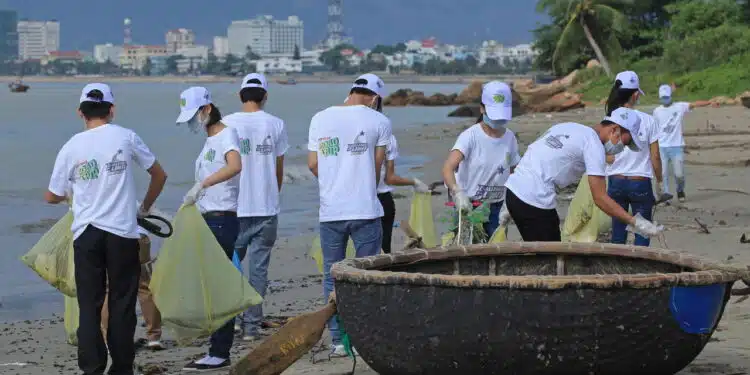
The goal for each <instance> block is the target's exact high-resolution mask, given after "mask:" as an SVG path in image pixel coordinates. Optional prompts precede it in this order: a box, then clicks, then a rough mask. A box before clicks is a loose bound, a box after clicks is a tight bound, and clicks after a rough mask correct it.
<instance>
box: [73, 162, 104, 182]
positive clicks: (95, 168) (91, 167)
mask: <svg viewBox="0 0 750 375" xmlns="http://www.w3.org/2000/svg"><path fill="white" fill-rule="evenodd" d="M75 171H77V173H75V174H77V175H78V178H79V179H81V180H82V181H91V180H96V179H97V178H99V163H97V162H96V159H91V160H84V161H81V162H79V163H78V164H77V165H76V167H75V168H74V172H75Z"/></svg>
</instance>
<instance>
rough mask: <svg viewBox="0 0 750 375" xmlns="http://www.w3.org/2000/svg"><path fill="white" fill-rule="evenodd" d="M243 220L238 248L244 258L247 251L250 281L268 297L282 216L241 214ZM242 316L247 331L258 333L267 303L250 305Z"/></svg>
mask: <svg viewBox="0 0 750 375" xmlns="http://www.w3.org/2000/svg"><path fill="white" fill-rule="evenodd" d="M239 222H240V234H239V235H238V236H237V241H236V242H235V244H234V248H235V250H236V251H237V255H239V257H240V259H244V257H245V253H247V258H248V259H249V263H250V267H249V274H248V281H249V282H250V285H251V286H252V287H253V289H255V291H256V292H258V294H260V295H261V297H263V298H265V297H266V290H267V289H268V264H269V263H270V262H271V249H273V245H274V243H275V242H276V232H277V229H278V227H279V220H278V216H276V215H274V216H256V217H241V218H240V219H239ZM242 320H243V323H244V326H245V327H244V328H245V334H246V335H250V336H254V335H256V334H257V333H258V329H259V328H260V327H261V324H262V323H263V304H258V305H253V306H250V308H248V309H247V311H245V314H244V317H243V319H242Z"/></svg>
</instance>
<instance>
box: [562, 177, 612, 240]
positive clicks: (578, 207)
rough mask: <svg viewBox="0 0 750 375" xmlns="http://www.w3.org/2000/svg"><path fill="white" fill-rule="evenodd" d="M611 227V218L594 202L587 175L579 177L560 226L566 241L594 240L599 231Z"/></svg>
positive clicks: (601, 231)
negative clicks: (566, 213) (579, 179)
mask: <svg viewBox="0 0 750 375" xmlns="http://www.w3.org/2000/svg"><path fill="white" fill-rule="evenodd" d="M611 228H612V219H611V218H610V217H609V216H608V215H607V214H605V213H604V211H602V210H601V209H599V207H597V206H596V204H595V203H594V197H593V196H592V195H591V188H590V187H589V180H588V176H587V175H585V174H584V175H583V177H581V182H580V183H579V184H578V188H577V189H576V192H575V195H574V196H573V200H572V201H570V207H568V215H567V216H566V217H565V222H564V223H563V227H562V240H563V241H566V242H587V243H591V242H596V241H597V238H598V237H599V233H604V232H607V231H608V230H610V229H611Z"/></svg>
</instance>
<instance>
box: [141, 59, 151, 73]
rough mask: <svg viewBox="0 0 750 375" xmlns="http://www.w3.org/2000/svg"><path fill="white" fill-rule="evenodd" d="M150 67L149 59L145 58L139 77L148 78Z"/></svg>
mask: <svg viewBox="0 0 750 375" xmlns="http://www.w3.org/2000/svg"><path fill="white" fill-rule="evenodd" d="M151 67H152V64H151V59H149V58H147V59H146V61H144V62H143V66H142V67H141V75H144V76H150V75H151Z"/></svg>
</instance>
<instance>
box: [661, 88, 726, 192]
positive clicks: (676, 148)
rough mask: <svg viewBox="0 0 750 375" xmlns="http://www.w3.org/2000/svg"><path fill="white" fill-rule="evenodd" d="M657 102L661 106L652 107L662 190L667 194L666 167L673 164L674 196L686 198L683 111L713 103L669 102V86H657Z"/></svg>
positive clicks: (667, 170) (667, 172)
mask: <svg viewBox="0 0 750 375" xmlns="http://www.w3.org/2000/svg"><path fill="white" fill-rule="evenodd" d="M659 101H661V103H662V105H660V106H658V107H656V109H654V118H655V119H656V121H657V122H658V124H659V150H660V152H661V162H662V168H661V171H662V173H663V177H662V180H663V185H662V188H663V189H664V190H663V191H662V193H664V194H666V193H669V166H670V165H671V166H672V172H673V173H674V177H675V180H677V199H679V200H680V202H684V201H685V172H684V169H683V165H684V162H685V157H684V150H685V138H683V136H682V121H683V118H684V117H685V114H686V113H688V112H690V111H691V110H693V109H694V108H696V107H706V106H709V105H712V103H711V102H710V101H706V100H701V101H697V102H694V103H689V102H676V103H675V102H672V87H670V86H668V85H661V86H660V87H659Z"/></svg>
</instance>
